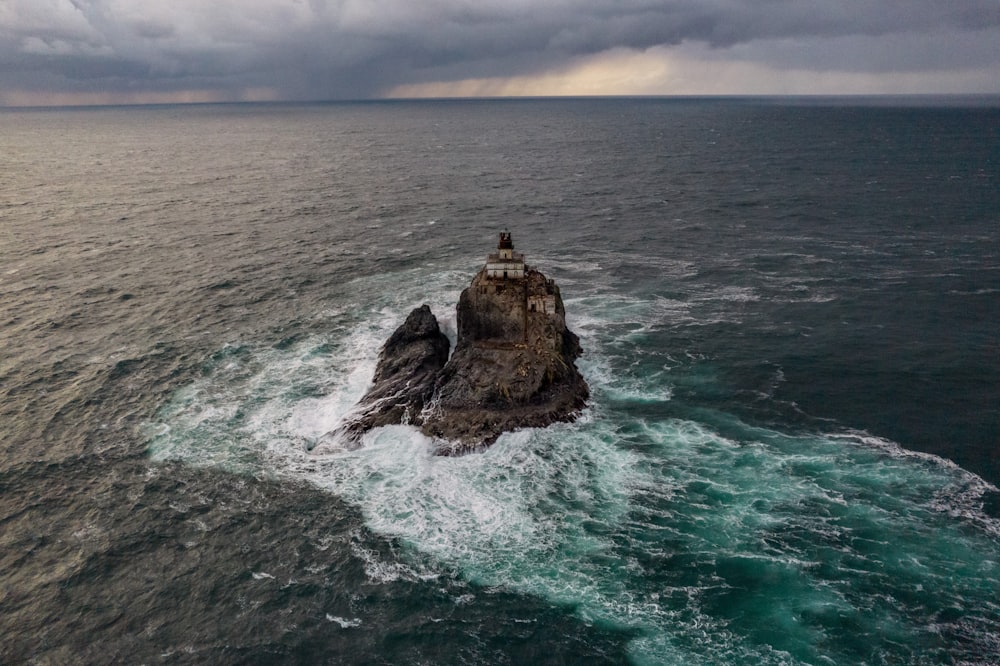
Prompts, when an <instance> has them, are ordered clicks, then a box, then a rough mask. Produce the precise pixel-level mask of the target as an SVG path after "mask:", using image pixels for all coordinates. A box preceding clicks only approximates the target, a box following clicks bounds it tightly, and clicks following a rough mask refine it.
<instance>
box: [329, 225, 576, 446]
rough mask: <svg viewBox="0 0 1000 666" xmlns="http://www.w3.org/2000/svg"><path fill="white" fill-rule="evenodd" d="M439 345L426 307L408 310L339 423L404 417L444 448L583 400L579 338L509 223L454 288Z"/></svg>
mask: <svg viewBox="0 0 1000 666" xmlns="http://www.w3.org/2000/svg"><path fill="white" fill-rule="evenodd" d="M447 351H448V340H447V338H445V337H444V335H443V334H442V333H441V331H440V329H439V327H438V324H437V320H436V319H435V318H434V315H433V314H431V312H430V309H429V308H428V307H427V306H426V305H424V306H421V307H420V308H417V309H416V310H414V311H413V312H412V313H410V315H409V317H407V320H406V322H404V324H403V325H402V326H400V328H399V329H397V330H396V332H395V333H393V334H392V336H391V337H390V338H389V340H388V341H387V342H386V344H385V346H384V347H383V348H382V352H381V354H380V356H379V362H378V366H377V367H376V370H375V377H374V380H373V385H372V387H371V389H370V390H369V391H368V393H366V394H365V396H364V397H363V398H362V399H361V401H360V402H359V403H358V408H357V409H358V412H357V416H356V417H355V418H353V419H352V420H350V421H349V422H348V423H346V424H345V425H344V426H343V428H342V429H341V431H342V432H343V433H344V434H346V435H347V436H348V437H350V438H353V439H357V438H359V437H360V435H361V434H363V433H364V432H365V431H367V430H369V429H371V428H375V427H378V426H382V425H388V424H390V423H410V424H413V425H416V426H419V427H420V429H421V430H422V431H423V432H424V433H425V434H427V435H429V436H432V437H434V438H436V439H438V440H440V445H439V447H438V452H439V453H441V454H445V455H447V454H455V453H464V452H467V451H471V450H476V449H479V448H482V447H485V446H488V445H490V444H492V443H493V442H495V441H496V439H497V437H499V436H500V434H501V433H504V432H507V431H510V430H516V429H518V428H525V427H543V426H547V425H550V424H552V423H555V422H558V421H572V420H573V419H575V418H576V416H577V415H578V414H579V412H580V410H581V409H582V408H583V407H584V406H585V404H586V400H587V397H588V395H589V391H588V388H587V383H586V381H584V379H583V377H582V376H581V375H580V373H579V371H578V370H577V368H576V365H575V363H574V362H575V360H576V359H577V358H578V357H579V356H580V354H581V349H580V342H579V339H578V338H577V336H576V335H574V334H573V332H572V331H570V330H569V329H568V328H567V327H566V311H565V309H564V307H563V302H562V298H561V296H560V293H559V287H558V286H557V285H556V283H555V281H554V280H550V279H548V278H546V277H545V276H544V275H543V274H542V273H541V272H540V271H538V270H537V269H535V268H534V267H533V266H529V265H527V264H526V263H525V261H524V255H523V254H521V253H518V252H515V251H514V242H513V239H512V237H511V234H510V232H506V231H505V232H502V233H501V234H500V238H499V243H498V244H497V250H496V252H495V253H492V254H490V255H489V256H488V257H487V259H486V264H485V265H484V266H483V268H482V269H481V270H480V271H479V272H478V273H477V274H476V275H475V277H473V279H472V283H471V284H470V285H469V286H468V287H467V288H466V289H465V290H464V291H462V295H461V297H460V298H459V301H458V340H457V342H456V344H455V351H454V353H453V354H452V355H451V358H447ZM446 358H447V362H445V359H446ZM431 379H433V383H432V384H431Z"/></svg>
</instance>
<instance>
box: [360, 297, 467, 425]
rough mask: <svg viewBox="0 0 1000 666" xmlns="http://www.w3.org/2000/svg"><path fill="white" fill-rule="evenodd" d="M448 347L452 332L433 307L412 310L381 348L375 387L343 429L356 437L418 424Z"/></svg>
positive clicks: (430, 395) (446, 356) (431, 393)
mask: <svg viewBox="0 0 1000 666" xmlns="http://www.w3.org/2000/svg"><path fill="white" fill-rule="evenodd" d="M450 348H451V342H449V341H448V336H446V335H445V334H444V333H442V332H441V328H440V327H439V326H438V322H437V319H436V318H435V317H434V315H433V314H432V313H431V309H430V308H429V307H427V306H426V305H423V306H421V307H419V308H417V309H416V310H414V311H413V312H411V313H410V315H409V316H408V317H407V318H406V321H405V322H403V325H402V326H400V327H399V328H397V329H396V331H395V332H394V333H393V334H392V335H391V336H390V337H389V339H388V340H387V341H386V343H385V345H384V346H383V347H382V351H381V353H380V355H379V360H378V365H377V366H376V367H375V377H374V379H373V380H372V387H371V389H370V390H369V391H368V392H367V393H366V394H365V396H364V397H363V398H362V399H361V401H360V402H359V403H358V408H357V413H356V415H355V416H354V418H352V419H350V420H349V421H348V422H347V423H345V424H344V426H343V427H342V428H341V430H340V432H341V433H342V434H344V435H346V436H347V438H348V439H351V440H357V439H359V438H360V437H361V435H363V434H364V433H365V432H367V431H368V430H371V429H372V428H377V427H379V426H384V425H392V424H396V423H415V424H417V425H419V424H420V422H421V414H422V413H423V411H424V408H425V407H426V406H427V404H428V402H429V401H430V399H431V397H432V396H433V394H434V388H435V385H436V383H437V378H438V375H439V374H440V372H441V370H442V369H443V368H444V366H445V363H447V361H448V351H449V349H450Z"/></svg>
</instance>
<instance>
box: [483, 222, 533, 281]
mask: <svg viewBox="0 0 1000 666" xmlns="http://www.w3.org/2000/svg"><path fill="white" fill-rule="evenodd" d="M486 277H488V278H491V279H494V280H523V279H524V255H523V254H521V253H519V252H514V241H513V240H512V239H511V236H510V232H509V231H501V232H500V242H498V243H497V251H496V253H494V254H491V255H489V256H488V257H486Z"/></svg>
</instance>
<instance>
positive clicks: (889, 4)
mask: <svg viewBox="0 0 1000 666" xmlns="http://www.w3.org/2000/svg"><path fill="white" fill-rule="evenodd" d="M691 44H699V45H703V46H705V47H707V49H706V50H705V51H704V52H705V53H707V54H709V55H708V56H706V57H708V58H709V59H712V58H715V59H718V60H725V59H727V58H730V59H732V58H738V59H740V60H741V61H742V62H755V63H758V64H760V65H762V66H767V67H770V68H772V69H774V70H777V71H780V70H781V69H782V68H797V69H802V68H807V69H814V70H815V71H817V72H837V71H840V72H845V71H848V72H871V73H879V72H903V73H907V72H916V73H919V72H933V71H946V70H979V71H981V72H987V74H986V75H985V76H986V77H987V78H988V77H989V74H988V72H993V73H995V74H996V77H994V80H995V81H997V84H996V87H995V89H994V91H995V92H1000V46H998V45H1000V2H998V0H957V1H949V2H943V1H942V0H905V1H904V0H839V1H838V2H830V0H659V1H655V0H479V1H477V0H212V1H210V2H209V1H206V0H171V1H170V2H164V1H163V0H3V2H2V4H0V101H3V100H4V99H5V98H4V97H3V95H4V93H6V94H7V99H8V101H9V99H10V98H11V93H12V91H18V92H27V93H38V94H41V93H46V92H53V93H65V92H77V93H83V92H90V91H96V92H110V93H115V92H123V93H124V92H127V93H136V92H142V91H148V92H161V91H163V92H169V91H181V90H191V89H198V90H217V91H220V92H219V94H220V95H221V96H223V97H225V96H226V95H228V94H232V95H233V96H235V97H238V96H239V95H240V94H242V92H241V91H245V90H247V89H271V90H274V91H275V94H276V95H278V96H280V97H286V98H293V99H310V98H311V99H320V98H354V97H368V96H377V95H379V94H380V93H381V92H383V91H384V90H387V89H388V88H391V87H392V86H395V85H399V84H406V83H414V82H422V81H432V80H449V79H462V78H476V77H504V76H526V75H528V76H530V75H533V74H539V73H542V72H545V71H549V70H552V69H557V68H559V67H560V66H562V65H563V64H564V63H566V62H569V61H571V59H572V58H574V57H580V56H588V55H592V54H599V53H602V52H606V51H609V50H612V49H633V50H643V49H649V48H653V47H664V46H668V47H669V46H676V45H691Z"/></svg>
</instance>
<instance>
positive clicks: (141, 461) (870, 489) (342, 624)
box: [0, 100, 1000, 664]
mask: <svg viewBox="0 0 1000 666" xmlns="http://www.w3.org/2000/svg"><path fill="white" fill-rule="evenodd" d="M0 164H2V165H3V169H2V171H0V195H2V196H0V261H2V263H0V349H2V352H0V456H2V457H0V636H3V639H2V640H0V663H4V664H7V663H30V662H38V663H95V664H96V663H110V662H126V663H386V664H443V663H465V664H482V663H491V664H492V663H498V664H503V663H506V664H529V663H531V664H535V663H553V664H561V663H635V664H860V663H866V664H883V663H884V664H902V663H905V664H950V663H955V664H957V663H965V664H993V663H997V662H998V661H1000V519H998V514H1000V511H998V505H1000V502H998V500H997V497H998V494H997V489H996V485H997V484H1000V461H998V457H997V446H998V442H1000V336H998V333H997V330H998V328H997V321H998V319H1000V103H993V101H990V100H985V101H983V100H979V102H978V103H977V104H973V105H965V104H962V103H960V102H954V101H951V102H950V103H948V104H943V103H940V100H929V101H928V100H923V101H918V102H916V103H910V104H905V105H904V104H898V103H896V102H894V101H892V100H889V101H885V100H882V101H880V102H878V103H874V102H872V101H871V100H853V101H851V100H848V101H839V102H835V101H828V102H824V101H822V100H813V101H810V102H809V103H803V102H802V101H795V100H784V101H782V100H767V101H755V100H712V101H708V100H670V101H665V100H561V101H541V100H529V101H482V102H471V101H469V102H466V101H456V102H426V103H415V102H393V103H371V104H343V105H296V106H292V105H289V106H284V105H232V106H187V107H150V108H102V109H77V110H21V111H4V112H2V113H0ZM505 227H507V228H509V229H510V230H511V231H512V232H513V234H514V240H515V243H516V245H517V249H518V250H519V251H523V252H525V253H526V254H527V257H528V261H529V262H530V263H532V264H534V265H537V266H538V267H539V269H540V270H542V271H543V272H545V273H546V274H547V275H548V276H549V277H553V278H555V279H556V280H557V281H558V282H559V284H560V285H561V287H562V292H563V296H564V299H565V301H566V308H567V312H568V322H569V325H570V326H571V328H573V329H574V330H575V331H576V332H577V333H578V334H579V335H580V337H581V341H582V344H583V346H584V349H585V356H584V357H583V359H581V362H580V366H581V369H582V371H583V372H584V375H585V376H586V377H587V379H588V381H589V383H590V385H591V388H592V393H593V397H592V401H591V405H590V407H589V409H588V410H587V412H586V413H585V414H584V415H583V418H582V419H581V420H580V421H579V422H577V423H575V424H570V425H567V424H563V425H558V426H554V427H551V428H547V429H541V430H525V431H521V432H517V433H512V434H510V435H505V436H504V437H502V438H501V439H500V440H499V441H498V443H497V444H496V445H495V446H493V447H492V448H490V449H489V450H488V451H486V452H485V453H482V454H475V455H468V456H464V457H459V458H448V459H444V458H434V457H433V456H431V454H430V452H431V450H432V449H433V444H432V443H431V442H429V441H428V440H426V439H425V438H423V437H422V436H421V435H419V433H417V432H416V431H415V430H413V429H411V428H408V427H393V428H385V429H382V430H380V431H375V432H373V433H370V435H369V436H368V437H367V438H366V440H365V445H364V446H363V447H362V448H360V449H357V450H353V451H348V450H345V449H342V448H339V447H338V446H337V445H335V444H334V445H326V446H322V447H319V448H317V449H315V450H313V451H308V450H307V444H309V443H310V442H312V441H314V440H315V439H316V438H317V437H319V436H321V435H322V434H323V433H325V432H327V431H329V430H331V429H332V428H333V427H335V426H336V425H337V424H338V423H339V422H340V421H341V419H342V418H343V417H344V415H345V414H347V412H348V411H349V409H350V408H351V406H352V405H353V404H354V402H355V401H356V400H357V399H358V398H359V397H360V396H361V395H362V394H363V393H364V390H365V388H366V384H367V383H368V382H369V380H370V378H371V374H372V371H373V369H374V366H375V360H376V357H377V354H378V349H379V346H380V345H381V343H382V342H383V341H384V339H385V338H386V337H387V336H388V334H389V333H390V332H391V331H392V330H393V329H394V328H395V327H396V326H397V325H398V324H399V323H400V322H401V321H402V319H403V318H404V317H405V315H406V314H407V313H408V312H409V310H410V309H412V308H413V307H415V306H417V305H419V304H421V303H425V302H426V303H429V304H430V305H431V307H432V308H433V310H434V311H435V313H436V314H437V315H438V317H439V319H440V320H441V321H442V322H443V325H444V327H445V329H446V330H447V332H448V333H449V334H450V335H452V336H454V328H455V317H454V304H455V302H456V301H457V298H458V294H459V292H460V291H461V289H462V288H463V287H464V286H465V285H466V284H467V283H468V281H469V280H470V279H471V277H472V275H473V274H474V273H475V271H476V270H477V269H478V268H479V266H480V265H481V263H482V261H483V260H484V258H485V255H486V253H487V252H489V251H490V250H491V249H492V247H493V246H494V243H495V238H496V232H497V231H498V230H501V229H503V228H505Z"/></svg>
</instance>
